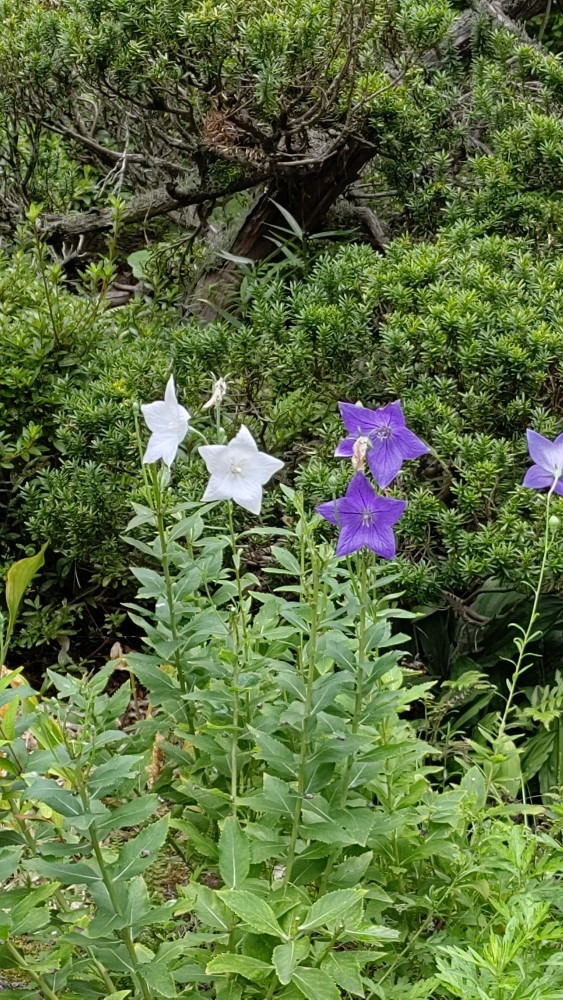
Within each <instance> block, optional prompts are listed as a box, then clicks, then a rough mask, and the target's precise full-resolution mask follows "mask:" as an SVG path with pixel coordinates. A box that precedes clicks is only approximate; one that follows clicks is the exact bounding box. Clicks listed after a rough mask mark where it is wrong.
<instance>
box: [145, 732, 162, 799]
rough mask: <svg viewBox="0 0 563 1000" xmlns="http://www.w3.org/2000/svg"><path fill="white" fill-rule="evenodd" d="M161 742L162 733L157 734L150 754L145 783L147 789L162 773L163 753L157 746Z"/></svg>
mask: <svg viewBox="0 0 563 1000" xmlns="http://www.w3.org/2000/svg"><path fill="white" fill-rule="evenodd" d="M163 740H164V736H163V735H162V733H157V734H156V736H155V738H154V743H153V748H152V754H151V762H150V764H149V780H148V782H147V784H148V787H149V788H152V786H153V785H154V784H155V782H157V781H158V779H159V777H160V775H161V773H162V769H163V767H164V763H165V757H164V751H163V750H162V748H161V747H160V745H159V744H160V743H162V742H163Z"/></svg>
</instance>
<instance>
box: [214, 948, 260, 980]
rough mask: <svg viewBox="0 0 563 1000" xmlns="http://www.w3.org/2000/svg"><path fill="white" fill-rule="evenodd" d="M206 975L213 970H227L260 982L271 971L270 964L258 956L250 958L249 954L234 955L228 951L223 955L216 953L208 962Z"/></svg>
mask: <svg viewBox="0 0 563 1000" xmlns="http://www.w3.org/2000/svg"><path fill="white" fill-rule="evenodd" d="M205 971H206V972H207V974H208V975H210V974H211V973H213V972H227V973H231V974H233V973H234V974H235V975H238V976H244V978H245V979H251V980H253V981H256V982H261V981H262V980H264V979H267V977H268V976H269V975H270V973H271V972H272V971H273V969H272V966H271V965H268V963H267V962H262V961H260V959H259V958H251V957H250V955H234V954H231V953H229V952H227V954H225V955H216V956H215V958H212V959H211V961H210V962H209V964H208V966H207V968H206V970H205Z"/></svg>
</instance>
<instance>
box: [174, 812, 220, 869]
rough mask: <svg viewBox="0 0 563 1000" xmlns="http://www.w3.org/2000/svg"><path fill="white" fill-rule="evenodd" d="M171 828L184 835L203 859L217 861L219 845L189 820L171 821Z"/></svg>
mask: <svg viewBox="0 0 563 1000" xmlns="http://www.w3.org/2000/svg"><path fill="white" fill-rule="evenodd" d="M170 826H171V827H172V829H174V830H180V831H181V833H184V834H185V835H186V837H187V838H188V844H189V846H190V847H191V848H193V850H194V851H197V853H198V854H201V856H202V857H204V858H210V859H211V860H212V861H217V858H218V856H219V852H218V850H217V844H216V843H215V841H214V840H212V839H211V837H207V836H206V835H205V834H204V833H202V832H201V830H198V828H197V826H195V824H194V823H190V821H189V820H187V819H171V820H170Z"/></svg>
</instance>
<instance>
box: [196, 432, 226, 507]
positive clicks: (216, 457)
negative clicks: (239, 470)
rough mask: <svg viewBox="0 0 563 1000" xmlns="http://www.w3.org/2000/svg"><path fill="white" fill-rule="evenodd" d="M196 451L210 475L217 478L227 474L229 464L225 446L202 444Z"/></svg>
mask: <svg viewBox="0 0 563 1000" xmlns="http://www.w3.org/2000/svg"><path fill="white" fill-rule="evenodd" d="M197 450H198V452H199V454H200V455H201V457H202V459H203V461H204V462H205V464H206V466H207V471H208V472H210V473H211V475H213V476H217V475H221V474H224V473H226V472H228V470H229V468H230V464H231V463H230V461H229V456H228V450H229V449H228V447H227V445H226V444H202V445H200V447H199V448H198V449H197ZM222 499H224V498H222Z"/></svg>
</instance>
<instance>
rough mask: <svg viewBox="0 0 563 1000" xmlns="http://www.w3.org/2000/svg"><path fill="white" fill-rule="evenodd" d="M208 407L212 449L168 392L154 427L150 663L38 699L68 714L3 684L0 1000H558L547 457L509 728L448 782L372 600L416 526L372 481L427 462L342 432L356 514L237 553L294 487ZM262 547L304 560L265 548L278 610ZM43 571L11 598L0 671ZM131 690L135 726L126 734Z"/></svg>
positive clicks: (11, 586)
mask: <svg viewBox="0 0 563 1000" xmlns="http://www.w3.org/2000/svg"><path fill="white" fill-rule="evenodd" d="M224 391H225V386H224V383H222V382H219V383H218V384H217V386H216V390H215V392H214V393H213V396H212V397H211V401H212V407H213V408H214V409H215V410H216V413H217V421H216V422H215V424H214V423H213V422H211V427H212V428H213V429H212V431H211V434H210V433H209V430H208V429H207V430H204V429H203V428H204V427H205V426H206V425H205V424H204V423H203V420H202V419H201V417H200V416H198V415H196V417H195V418H194V419H193V421H192V420H191V419H190V416H189V414H188V411H187V409H186V407H185V406H184V405H183V403H180V402H178V399H177V396H176V392H175V387H174V382H173V380H172V379H169V381H168V385H167V388H166V392H165V396H164V399H163V400H161V401H156V402H153V403H150V404H148V405H144V406H143V408H142V412H143V416H144V418H145V420H146V423H147V424H148V427H149V430H150V432H151V436H150V439H149V440H148V441H147V440H146V438H145V443H144V445H143V450H142V452H141V454H142V455H143V459H144V461H143V469H144V475H145V480H144V482H145V493H144V500H145V502H144V504H135V513H134V517H133V519H132V521H131V523H130V526H129V531H130V532H131V540H132V541H133V542H134V544H135V546H136V547H137V549H140V550H141V551H143V552H144V553H145V555H146V557H147V563H148V564H150V565H147V566H146V567H143V568H141V567H137V568H136V569H135V571H134V572H135V575H136V577H137V579H138V582H139V584H140V589H139V593H138V597H137V601H136V602H135V604H134V605H133V606H132V607H131V608H130V612H131V614H132V615H133V616H134V617H135V618H137V620H138V622H139V624H140V625H141V626H142V628H143V630H144V632H145V637H146V650H145V652H142V653H141V652H139V653H133V654H130V655H127V656H123V655H120V651H118V652H117V654H116V660H114V661H113V662H109V663H108V664H107V666H106V667H105V668H104V669H103V670H102V671H100V672H98V673H97V674H95V675H93V676H90V677H88V676H84V677H83V678H74V677H72V676H70V675H68V674H67V675H65V674H64V673H61V672H60V671H49V674H48V681H47V683H48V686H49V689H51V690H54V691H56V697H52V696H49V695H48V694H47V695H45V696H39V697H38V696H37V693H36V692H34V691H33V690H32V689H30V688H29V687H28V686H27V685H26V683H25V681H23V682H22V679H21V677H20V672H19V671H16V672H6V673H5V676H4V677H3V679H2V682H1V683H2V694H1V696H0V697H1V701H0V726H1V731H2V740H3V749H2V753H3V759H2V766H3V773H2V777H1V778H0V781H1V788H2V793H1V794H2V809H3V832H2V834H1V836H0V839H1V841H2V846H1V862H2V873H3V876H4V879H5V881H4V887H3V890H2V893H1V895H0V904H1V905H0V910H1V912H2V914H3V943H2V944H0V963H1V966H2V968H3V969H4V970H5V971H4V975H5V976H8V982H9V981H10V977H13V976H14V972H16V973H19V974H20V975H21V976H22V977H23V978H22V980H20V988H19V989H17V988H16V987H15V985H14V984H12V986H9V987H8V986H7V987H6V990H5V995H6V997H7V998H8V997H13V996H20V997H21V996H22V995H23V996H25V995H33V996H37V995H39V996H43V997H47V998H49V1000H54V998H63V997H65V998H69V1000H70V998H74V997H102V996H104V997H108V996H111V997H113V998H117V997H119V998H120V1000H125V998H126V997H128V996H131V997H145V998H148V997H152V996H164V997H173V996H188V995H191V994H193V993H198V992H200V991H201V990H203V991H204V992H206V993H208V994H209V995H210V996H217V997H219V998H222V997H237V998H244V997H249V998H250V997H258V996H262V997H263V996H265V995H266V996H270V997H277V996H279V997H297V998H301V997H303V996H304V997H313V996H315V997H327V998H329V1000H330V998H335V997H339V996H342V997H346V996H369V997H383V998H388V997H389V998H390V997H393V998H394V997H397V998H398V997H399V996H401V997H404V996H409V997H412V998H415V997H422V998H429V1000H430V998H431V997H432V998H442V997H443V998H447V997H459V998H461V997H475V1000H477V998H480V1000H482V998H483V997H490V998H491V1000H493V998H495V1000H496V998H498V997H509V996H521V997H526V998H537V1000H539V998H540V997H542V998H545V997H554V998H555V997H558V996H559V995H560V993H561V989H562V988H563V965H562V963H561V960H560V940H561V934H562V932H563V928H562V927H561V924H560V920H559V917H558V914H559V907H558V879H559V877H560V866H561V859H560V850H559V848H558V840H557V832H558V822H559V818H558V817H559V809H558V807H557V802H556V801H554V802H553V803H552V800H551V797H550V796H549V794H548V795H547V796H546V799H545V803H544V804H543V805H540V804H538V805H530V803H529V802H528V800H527V795H526V785H525V781H524V779H523V777H522V772H521V770H520V769H519V766H518V759H519V753H518V749H517V747H516V743H515V740H517V739H518V736H517V734H516V731H515V729H516V728H517V725H518V719H517V716H515V714H514V705H515V696H516V694H517V691H518V682H519V678H520V674H521V673H522V671H525V670H526V668H527V667H528V666H529V662H530V660H529V657H530V648H529V647H530V642H531V641H532V640H533V638H534V633H535V630H536V616H535V612H536V608H537V601H538V599H539V594H540V590H541V586H542V582H543V575H544V572H545V568H546V564H547V553H548V551H549V549H550V547H551V546H552V544H553V540H554V532H555V530H556V527H557V525H556V524H555V523H554V521H553V514H552V513H551V511H553V509H554V507H553V506H552V505H553V504H556V500H555V499H554V494H555V493H559V492H561V488H562V487H561V482H560V478H561V469H562V466H563V462H562V454H561V445H562V442H561V440H560V439H558V440H556V441H555V443H551V442H550V441H549V440H547V439H546V438H544V437H542V436H541V435H539V434H537V433H535V432H533V431H531V432H530V434H529V447H530V454H531V457H532V460H533V461H534V462H535V464H534V465H533V466H532V467H531V468H530V469H529V471H528V472H527V474H526V480H525V485H524V488H526V489H534V490H535V489H537V490H542V489H547V490H548V493H547V502H546V503H544V507H545V510H544V516H545V540H544V559H543V563H542V567H541V570H540V575H539V578H538V580H537V581H536V584H537V585H536V603H535V605H534V612H533V614H532V617H531V619H530V622H529V625H528V628H527V629H526V630H525V631H522V633H521V634H520V635H519V636H518V635H517V636H516V640H515V645H516V657H515V658H514V659H513V662H512V666H511V667H510V671H511V679H510V683H509V685H508V696H507V698H506V700H505V703H504V708H503V710H502V712H499V713H497V714H496V715H495V716H494V718H493V719H491V723H490V728H489V731H488V732H487V733H485V736H486V739H485V740H484V741H482V742H481V743H480V744H479V743H474V744H473V745H471V744H469V745H468V746H467V747H466V750H465V752H464V753H461V752H460V753H459V754H458V756H457V757H456V768H455V770H454V771H453V772H452V771H451V770H450V773H449V775H448V776H447V777H446V778H445V779H444V778H442V779H438V780H437V776H438V775H439V773H440V771H441V770H442V767H441V761H440V757H439V754H438V753H437V751H436V748H434V747H432V746H431V745H429V744H428V743H426V742H424V741H423V740H421V739H420V738H419V736H418V735H417V733H416V730H415V727H414V726H413V724H412V723H411V722H409V721H408V720H407V719H405V713H406V712H407V711H408V708H409V705H411V704H412V703H413V702H421V701H422V702H425V701H429V699H431V697H432V695H431V689H432V686H433V685H432V683H429V682H428V681H425V680H424V679H422V678H420V677H419V676H417V674H416V671H413V670H412V669H410V670H409V669H406V668H405V667H404V666H401V657H402V653H401V643H402V641H403V640H404V638H405V636H401V634H400V633H399V634H397V632H396V631H394V630H393V629H392V627H391V626H392V624H393V622H394V621H398V622H399V623H402V622H403V621H408V620H409V618H410V617H411V613H410V612H406V611H402V610H400V607H398V605H397V595H392V594H391V595H389V594H387V595H385V593H384V591H383V589H382V588H385V587H387V586H389V584H390V583H392V581H393V578H394V577H396V573H395V571H394V568H393V561H392V560H393V556H394V553H395V541H394V535H393V526H394V524H395V523H396V522H397V520H398V519H399V518H400V517H401V516H402V515H403V514H404V508H405V504H404V502H403V501H400V500H398V499H394V498H392V497H390V496H389V495H388V494H387V493H385V492H381V491H379V492H378V491H377V489H376V487H375V486H374V485H373V482H372V481H371V479H370V477H369V474H368V469H367V468H366V462H367V465H368V466H369V473H373V475H374V477H375V483H376V484H377V483H381V482H384V483H385V484H386V486H387V485H388V482H389V477H390V476H391V475H396V474H397V472H398V469H399V466H400V465H401V464H402V463H403V462H404V461H405V460H406V461H412V460H413V459H414V460H417V459H416V455H418V456H420V455H421V454H422V453H424V451H425V449H426V447H427V446H426V444H425V443H424V442H422V441H420V439H418V438H416V437H415V436H414V435H413V434H412V432H410V430H409V429H408V428H407V427H406V426H405V424H404V422H403V419H402V415H401V411H400V407H399V405H398V404H395V405H394V406H392V407H386V408H383V409H380V410H379V411H370V410H365V409H362V408H356V407H347V406H344V407H343V416H344V419H345V426H346V429H345V431H344V442H343V446H342V449H341V450H343V451H344V452H345V453H349V452H350V451H351V452H352V455H351V457H352V465H353V468H352V469H350V466H349V462H348V461H347V462H346V465H347V467H348V469H349V470H350V471H349V472H348V476H349V478H350V477H351V478H350V483H349V486H348V489H347V491H346V494H345V496H344V497H342V498H340V499H339V498H336V499H332V500H328V501H325V502H324V503H323V504H322V505H321V506H320V507H319V511H318V513H317V514H315V515H313V516H312V517H311V516H309V515H307V513H306V512H305V508H304V505H303V499H302V497H300V496H299V494H297V493H295V492H294V491H293V490H290V489H289V488H287V487H285V488H284V489H283V493H284V498H285V501H284V502H285V507H286V510H287V517H286V518H285V524H283V525H279V526H274V527H272V528H265V527H263V526H260V525H259V524H257V523H255V524H254V526H253V527H251V528H250V529H245V530H244V531H243V532H242V533H239V532H237V529H236V527H235V522H234V518H233V512H234V508H235V506H237V507H238V506H242V507H243V508H244V509H246V510H248V511H250V512H251V513H253V514H254V515H256V514H258V513H259V512H260V509H261V506H262V500H263V491H264V488H265V487H266V483H268V481H269V479H270V478H271V477H272V475H274V474H276V473H278V472H279V471H280V469H281V466H282V463H281V462H280V461H279V460H278V459H276V458H274V457H272V456H269V455H267V454H264V453H262V452H261V451H260V450H259V448H258V447H257V445H256V442H255V441H254V439H253V437H252V435H251V434H250V432H249V431H248V430H247V429H246V428H245V427H244V425H243V427H242V428H240V429H239V431H238V433H237V434H236V435H235V436H234V437H231V438H230V440H228V436H227V435H226V434H225V432H224V431H223V429H222V425H221V421H220V416H219V414H220V408H221V405H222V404H223V401H224ZM210 408H211V407H210ZM207 426H209V425H207ZM346 433H348V437H346ZM186 435H188V436H192V437H195V439H196V441H199V440H203V441H204V443H203V444H201V445H200V444H197V450H198V451H199V456H200V457H195V456H194V459H193V461H194V462H195V461H201V459H203V463H204V464H205V466H206V467H207V470H208V472H209V479H208V482H207V486H206V491H205V494H204V498H203V500H202V501H189V502H184V503H180V504H178V505H176V506H175V507H173V508H170V507H167V505H166V503H165V501H164V496H165V494H166V491H167V490H168V489H169V486H170V481H171V477H172V476H173V469H174V467H173V462H174V459H175V458H176V454H177V451H178V447H179V446H180V444H181V443H182V442H183V440H184V439H185V438H186ZM206 438H207V440H206ZM161 460H162V461H161ZM418 460H419V459H418ZM266 488H268V487H266ZM322 519H325V520H326V519H327V520H328V522H329V523H331V524H336V527H337V529H338V541H337V547H336V551H335V549H334V546H333V544H332V543H329V542H324V541H322V540H321V539H320V537H319V527H320V522H321V520H322ZM146 528H150V535H149V538H150V540H149V541H140V539H139V537H138V536H139V532H140V531H141V530H144V529H146ZM272 536H273V538H274V539H275V540H276V541H277V540H279V541H280V542H283V541H285V540H286V539H288V538H294V539H295V541H296V543H297V552H298V556H297V557H295V556H292V555H291V553H290V551H289V550H288V549H287V548H285V547H283V546H281V545H276V546H274V549H273V552H274V554H275V556H276V559H277V560H278V561H279V565H277V566H272V567H271V570H272V571H273V572H274V573H275V575H276V577H277V578H279V577H282V578H283V580H284V582H283V583H282V585H281V586H279V587H276V588H275V590H273V591H272V590H271V589H266V588H265V587H264V586H263V585H261V582H260V580H259V579H258V578H257V577H256V576H255V575H254V574H253V573H251V572H249V571H248V568H247V567H246V566H245V554H246V552H247V550H248V546H249V544H250V541H251V540H252V539H253V538H261V537H267V538H271V537H272ZM380 557H383V562H382V561H381V558H380ZM42 558H43V557H42V554H41V556H40V557H38V558H36V559H28V560H26V561H24V562H23V563H19V564H15V565H14V566H13V567H12V569H11V571H10V573H9V575H8V586H7V592H6V600H7V609H8V614H9V618H8V621H7V627H5V628H4V632H3V634H4V639H3V655H4V656H5V654H6V651H7V649H6V647H7V645H8V644H9V642H10V640H11V636H12V634H13V631H14V624H15V618H16V615H17V612H18V608H19V605H20V602H21V599H22V596H23V592H24V590H25V587H26V586H27V585H28V584H29V583H30V581H31V578H32V577H33V575H34V574H35V573H36V572H38V571H39V570H40V568H41V563H42ZM158 565H159V566H160V569H155V568H153V567H154V566H158ZM123 670H125V671H126V676H125V677H124V682H123V683H118V686H117V687H116V686H115V684H112V681H113V679H114V678H115V677H116V672H119V673H120V672H121V671H123ZM119 673H118V676H119ZM121 676H123V674H121ZM132 684H133V685H134V687H135V688H136V685H137V684H141V685H142V686H143V688H144V689H145V690H146V691H147V692H148V703H149V706H150V707H149V708H145V710H144V711H143V712H140V713H139V715H138V717H137V718H135V719H134V720H132V721H130V722H128V721H127V719H124V713H125V711H126V710H127V707H128V705H129V702H130V699H131V685H132ZM108 685H112V687H113V690H111V691H107V690H106V689H107V687H108ZM515 764H516V767H515ZM516 814H519V815H520V817H521V819H523V820H524V822H522V823H520V824H515V823H514V821H513V817H514V816H515V815H516ZM540 821H541V825H538V826H536V824H537V823H540ZM166 843H168V845H169V847H171V848H172V850H173V851H175V852H177V855H178V857H179V859H180V860H181V863H182V864H181V868H180V872H181V874H180V876H179V877H178V875H176V877H177V878H178V882H177V883H176V884H175V886H174V889H173V897H172V898H168V897H167V896H164V897H163V896H162V894H160V896H159V893H158V883H157V885H156V887H155V884H154V882H153V881H151V878H150V870H151V868H152V866H153V865H154V864H155V862H156V861H157V860H158V858H159V855H160V854H161V852H162V851H163V849H164V847H165V844H166ZM176 872H177V869H176ZM145 873H146V874H145ZM168 895H170V894H168ZM22 982H23V984H24V985H23V987H22ZM16 983H17V976H16ZM26 983H27V984H28V985H25V984H26Z"/></svg>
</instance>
